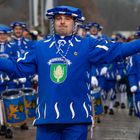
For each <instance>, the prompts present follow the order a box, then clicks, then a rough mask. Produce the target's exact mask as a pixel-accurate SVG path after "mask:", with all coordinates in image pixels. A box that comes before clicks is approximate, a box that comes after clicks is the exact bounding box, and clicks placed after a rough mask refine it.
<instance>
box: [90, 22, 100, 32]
mask: <svg viewBox="0 0 140 140" xmlns="http://www.w3.org/2000/svg"><path fill="white" fill-rule="evenodd" d="M88 26H89V28H91V27H96V28H97V29H99V30H100V24H99V23H96V22H90V23H88Z"/></svg>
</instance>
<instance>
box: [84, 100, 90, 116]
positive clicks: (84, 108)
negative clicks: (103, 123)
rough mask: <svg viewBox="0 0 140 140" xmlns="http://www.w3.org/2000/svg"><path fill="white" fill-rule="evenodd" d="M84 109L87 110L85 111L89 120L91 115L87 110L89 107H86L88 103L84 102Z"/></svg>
mask: <svg viewBox="0 0 140 140" xmlns="http://www.w3.org/2000/svg"><path fill="white" fill-rule="evenodd" d="M83 107H84V109H85V111H86V115H87V116H86V117H87V118H88V116H89V113H88V110H87V107H86V103H85V102H84V103H83Z"/></svg>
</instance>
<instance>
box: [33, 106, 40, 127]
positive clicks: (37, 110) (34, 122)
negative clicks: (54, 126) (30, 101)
mask: <svg viewBox="0 0 140 140" xmlns="http://www.w3.org/2000/svg"><path fill="white" fill-rule="evenodd" d="M39 107H40V104H39V105H38V107H37V112H38V118H36V119H35V120H34V121H33V125H34V124H35V122H36V120H38V119H39V118H40V111H39Z"/></svg>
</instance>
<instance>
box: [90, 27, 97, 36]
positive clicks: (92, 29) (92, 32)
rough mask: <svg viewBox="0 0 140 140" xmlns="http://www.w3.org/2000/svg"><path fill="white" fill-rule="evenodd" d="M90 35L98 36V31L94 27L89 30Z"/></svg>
mask: <svg viewBox="0 0 140 140" xmlns="http://www.w3.org/2000/svg"><path fill="white" fill-rule="evenodd" d="M90 33H91V34H92V35H97V34H98V29H97V28H96V27H94V26H93V27H92V28H91V29H90Z"/></svg>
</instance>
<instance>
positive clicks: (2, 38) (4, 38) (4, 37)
mask: <svg viewBox="0 0 140 140" xmlns="http://www.w3.org/2000/svg"><path fill="white" fill-rule="evenodd" d="M7 38H8V35H7V34H5V33H0V43H4V42H5V41H7Z"/></svg>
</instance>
